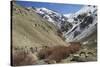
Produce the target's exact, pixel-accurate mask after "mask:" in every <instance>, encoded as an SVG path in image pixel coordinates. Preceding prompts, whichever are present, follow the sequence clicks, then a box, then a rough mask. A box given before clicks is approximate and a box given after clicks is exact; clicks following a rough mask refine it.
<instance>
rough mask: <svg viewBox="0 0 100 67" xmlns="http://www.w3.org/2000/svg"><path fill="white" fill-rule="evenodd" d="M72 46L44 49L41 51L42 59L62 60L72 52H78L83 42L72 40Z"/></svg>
mask: <svg viewBox="0 0 100 67" xmlns="http://www.w3.org/2000/svg"><path fill="white" fill-rule="evenodd" d="M70 44H71V45H70V46H69V47H66V46H55V47H53V48H49V49H42V50H41V51H40V52H39V57H40V59H46V62H47V61H51V60H55V61H56V62H60V61H61V60H62V59H65V58H66V57H68V56H69V55H70V54H71V53H75V52H77V51H78V50H79V49H80V47H81V44H80V43H77V42H70Z"/></svg>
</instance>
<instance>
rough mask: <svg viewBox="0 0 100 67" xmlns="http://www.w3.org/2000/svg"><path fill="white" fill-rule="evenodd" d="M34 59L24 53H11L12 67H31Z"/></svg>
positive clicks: (29, 54)
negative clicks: (27, 66) (23, 66)
mask: <svg viewBox="0 0 100 67" xmlns="http://www.w3.org/2000/svg"><path fill="white" fill-rule="evenodd" d="M34 59H35V58H34V57H33V56H32V54H31V53H26V52H24V51H18V52H17V51H13V53H12V66H20V65H31V64H34V63H35V60H34Z"/></svg>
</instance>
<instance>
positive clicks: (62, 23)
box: [35, 5, 97, 42]
mask: <svg viewBox="0 0 100 67" xmlns="http://www.w3.org/2000/svg"><path fill="white" fill-rule="evenodd" d="M35 11H36V13H37V14H39V15H40V16H41V17H42V18H44V19H46V20H48V21H50V22H52V23H53V24H54V25H55V26H57V27H58V29H60V30H61V32H62V33H63V37H65V38H66V41H67V42H70V41H81V40H82V39H84V38H86V37H88V36H90V35H91V34H92V33H94V32H95V31H96V29H97V7H96V6H94V5H93V6H92V5H87V6H84V7H83V8H81V9H80V10H79V11H78V12H76V13H73V14H65V15H62V14H60V13H57V12H55V11H53V10H49V9H47V8H36V10H35Z"/></svg>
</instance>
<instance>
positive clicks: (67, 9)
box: [16, 1, 84, 14]
mask: <svg viewBox="0 0 100 67" xmlns="http://www.w3.org/2000/svg"><path fill="white" fill-rule="evenodd" d="M16 3H17V4H19V5H21V6H24V7H31V6H34V7H45V8H48V9H51V10H54V11H57V12H59V13H61V14H67V13H75V12H77V11H78V10H80V9H81V8H82V7H83V6H84V5H78V4H61V3H47V2H33V1H32V2H31V1H16Z"/></svg>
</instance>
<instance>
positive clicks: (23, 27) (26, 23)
mask: <svg viewBox="0 0 100 67" xmlns="http://www.w3.org/2000/svg"><path fill="white" fill-rule="evenodd" d="M12 13H13V14H12V37H13V38H12V39H13V46H28V47H30V46H32V45H33V46H34V47H38V46H45V45H48V46H51V45H52V46H54V45H66V42H64V41H63V40H62V39H61V38H60V37H59V36H58V35H57V33H56V31H57V28H56V26H55V25H53V24H52V23H50V22H48V21H46V20H44V19H42V18H41V16H40V15H38V14H37V13H36V12H35V11H34V10H33V9H31V10H29V9H27V8H25V7H22V6H19V5H16V4H14V5H13V12H12Z"/></svg>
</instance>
